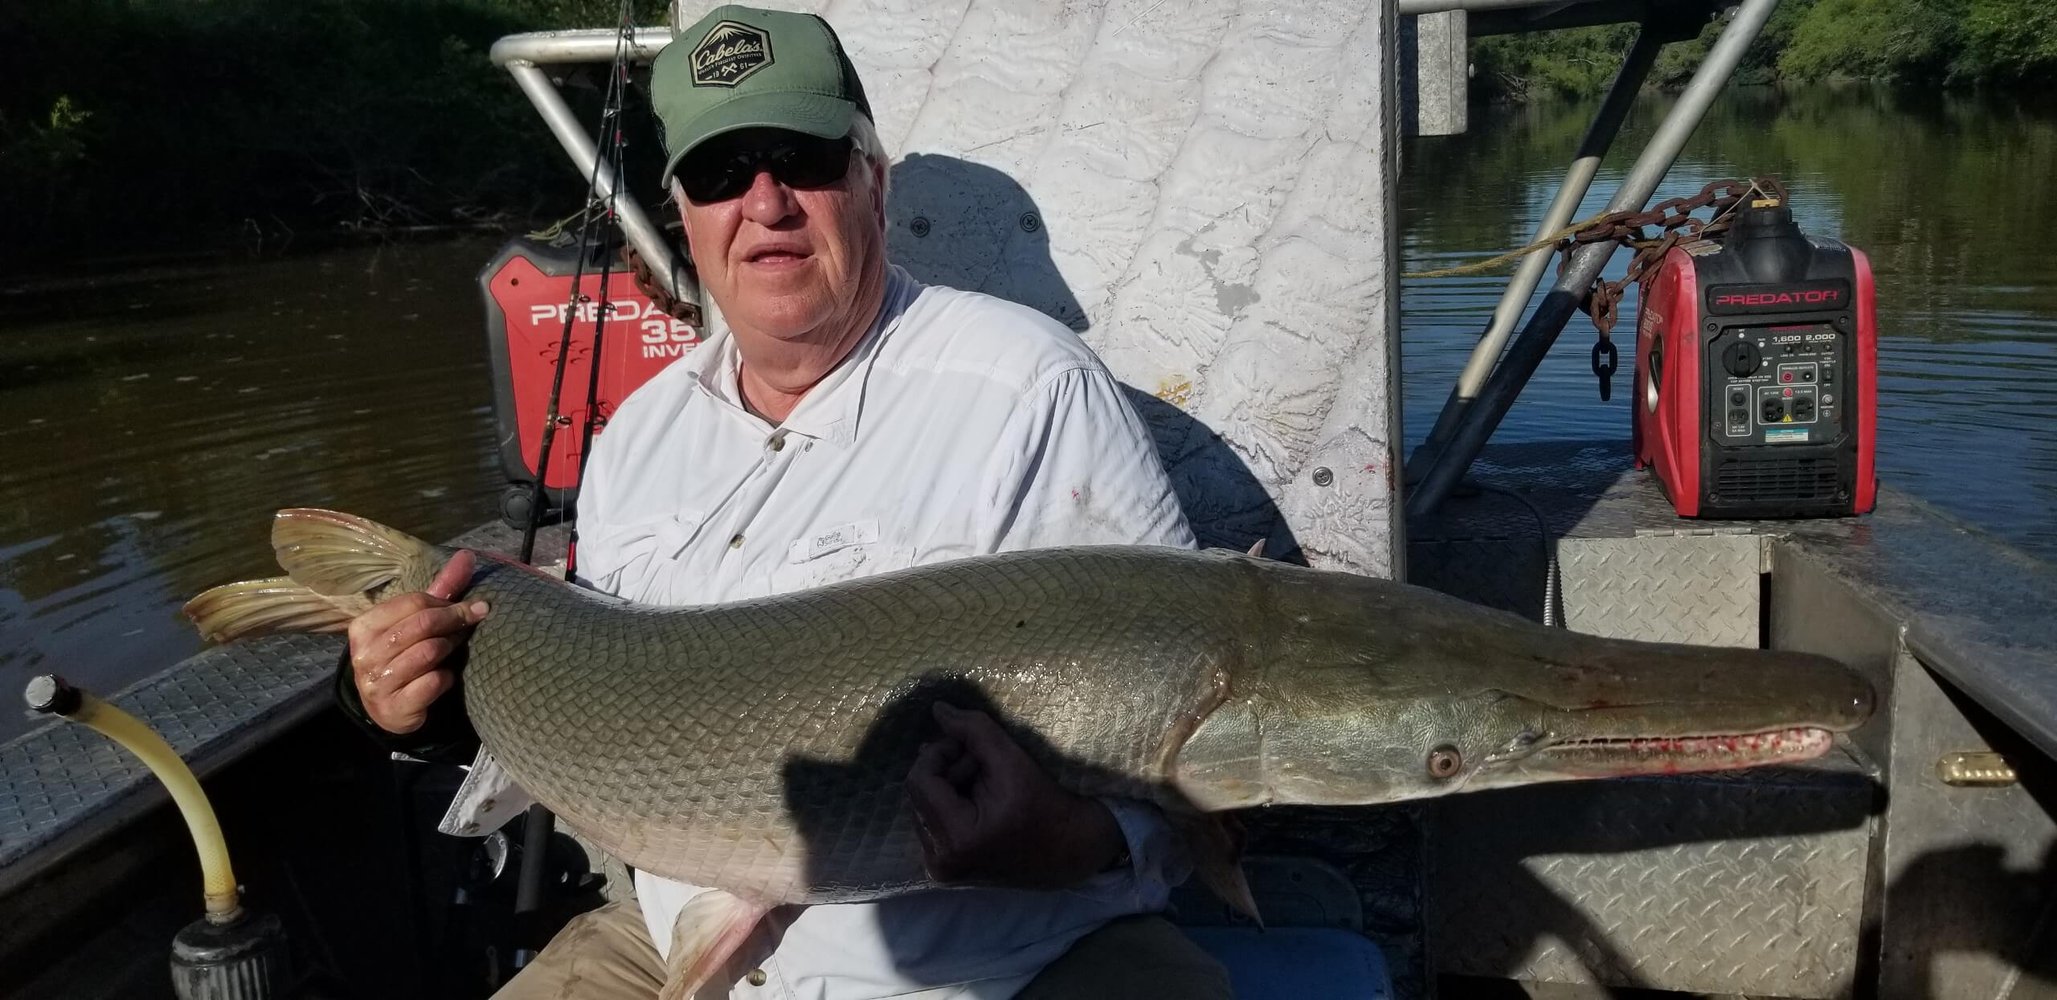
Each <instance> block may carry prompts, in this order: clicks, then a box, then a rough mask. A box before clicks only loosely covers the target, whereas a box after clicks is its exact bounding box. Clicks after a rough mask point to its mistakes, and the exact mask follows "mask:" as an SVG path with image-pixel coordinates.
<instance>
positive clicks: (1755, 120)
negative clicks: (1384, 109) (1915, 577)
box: [1400, 88, 2057, 557]
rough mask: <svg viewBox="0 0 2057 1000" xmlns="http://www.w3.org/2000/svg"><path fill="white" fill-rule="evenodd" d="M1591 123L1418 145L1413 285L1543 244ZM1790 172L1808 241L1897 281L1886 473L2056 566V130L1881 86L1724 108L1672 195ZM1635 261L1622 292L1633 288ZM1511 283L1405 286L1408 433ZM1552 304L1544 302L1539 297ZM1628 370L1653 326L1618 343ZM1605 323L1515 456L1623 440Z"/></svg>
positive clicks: (1599, 184) (1526, 405)
mask: <svg viewBox="0 0 2057 1000" xmlns="http://www.w3.org/2000/svg"><path fill="white" fill-rule="evenodd" d="M1670 104H1671V101H1670V99H1668V98H1647V99H1645V100H1643V101H1641V102H1639V103H1638V104H1637V106H1636V108H1635V110H1634V112H1633V113H1632V114H1631V116H1630V118H1629V120H1628V122H1627V124H1626V125H1625V127H1624V129H1623V134H1622V136H1621V138H1620V139H1619V140H1618V141H1617V144H1616V152H1617V155H1616V156H1614V157H1612V158H1611V159H1610V162H1609V163H1608V164H1607V165H1606V168H1605V169H1603V170H1602V172H1601V175H1600V178H1599V180H1598V181H1596V182H1595V184H1594V192H1593V193H1592V194H1591V195H1589V196H1588V197H1587V198H1586V200H1585V202H1584V204H1582V205H1581V206H1580V210H1579V217H1585V216H1587V215H1591V214H1593V213H1597V212H1598V211H1600V210H1601V209H1602V208H1604V207H1605V203H1606V201H1607V198H1608V197H1609V196H1611V195H1612V193H1613V191H1614V189H1615V186H1616V185H1618V184H1619V183H1620V178H1621V174H1622V172H1623V171H1624V170H1625V169H1626V166H1627V163H1628V158H1629V157H1630V156H1632V155H1633V153H1634V151H1636V150H1639V149H1641V147H1642V145H1643V143H1644V142H1645V141H1647V139H1648V137H1649V134H1650V132H1651V131H1652V130H1653V129H1654V128H1655V127H1656V125H1657V123H1658V122H1659V121H1660V120H1661V119H1662V116H1663V114H1664V112H1665V111H1667V110H1668V109H1669V107H1670ZM1591 110H1592V109H1591V106H1590V105H1572V104H1553V105H1542V106H1530V107H1524V108H1518V109H1496V110H1492V111H1488V112H1484V113H1481V114H1478V115H1477V116H1476V117H1474V118H1473V120H1472V123H1473V131H1472V132H1471V133H1469V134H1467V135H1463V136H1455V137H1447V138H1433V139H1419V140H1414V141H1412V142H1410V143H1409V145H1408V147H1407V150H1406V156H1407V169H1406V172H1405V175H1404V176H1403V177H1402V179H1401V193H1400V201H1401V212H1402V226H1403V233H1402V240H1403V244H1402V245H1403V252H1404V254H1405V263H1404V267H1405V269H1407V270H1410V271H1417V270H1429V269H1432V268H1437V267H1444V266H1448V265H1450V264H1454V263H1461V262H1464V261H1468V260H1472V259H1476V258H1478V257H1482V256H1488V255H1491V254H1493V253H1497V252H1499V251H1501V250H1504V249H1506V248H1508V247H1511V246H1516V245H1519V244H1521V243H1523V242H1526V241H1527V239H1528V238H1529V236H1530V235H1531V234H1532V233H1533V232H1534V230H1535V226H1536V224H1537V222H1538V220H1539V219H1540V218H1541V217H1542V214H1543V211H1544V209H1545V208H1546V207H1547V206H1548V203H1549V200H1550V198H1551V197H1552V196H1553V195H1554V194H1555V193H1556V189H1557V184H1558V181H1559V179H1560V178H1561V176H1562V173H1563V169H1564V164H1565V161H1566V160H1568V158H1569V157H1570V156H1571V154H1572V151H1573V150H1574V149H1575V148H1576V146H1577V144H1578V141H1579V138H1580V137H1581V135H1582V134H1583V133H1584V130H1585V127H1586V122H1587V121H1588V120H1589V116H1590V114H1591ZM1751 173H1774V174H1777V175H1779V176H1780V177H1781V178H1782V179H1784V180H1785V181H1786V183H1787V185H1788V187H1790V188H1791V189H1792V193H1793V196H1794V202H1795V204H1794V209H1795V213H1796V214H1797V216H1798V217H1799V220H1800V223H1801V226H1802V227H1803V228H1804V229H1805V230H1806V231H1808V232H1810V233H1818V234H1823V235H1834V236H1838V237H1840V238H1842V239H1844V240H1846V241H1848V242H1850V243H1851V244H1853V245H1855V246H1857V247H1859V248H1860V249H1862V250H1864V251H1865V252H1866V253H1867V254H1868V255H1869V256H1870V257H1871V262H1872V268H1873V271H1874V274H1875V276H1876V278H1877V280H1878V310H1879V322H1880V331H1879V332H1880V337H1881V339H1880V346H1879V354H1880V357H1879V367H1880V380H1879V396H1880V409H1879V474H1880V477H1881V479H1882V480H1883V481H1884V482H1886V483H1888V484H1890V485H1893V486H1896V487H1898V488H1901V489H1904V490H1908V491H1910V492H1912V493H1914V494H1916V495H1918V496H1922V497H1924V498H1926V499H1928V500H1931V501H1933V502H1935V503H1938V504H1940V505H1942V506H1943V507H1944V508H1945V509H1947V510H1950V511H1951V512H1953V513H1955V514H1957V515H1959V516H1961V517H1964V518H1965V519H1967V520H1969V521H1971V522H1973V523H1974V524H1976V525H1978V526H1980V527H1982V528H1984V529H1986V530H1989V531H1992V532H1994V533H1996V534H1998V535H2000V536H2001V537H2004V538H2006V539H2008V540H2010V541H2012V542H2014V543H2015V544H2018V545H2022V546H2024V547H2026V548H2029V549H2032V550H2034V551H2037V552H2038V553H2039V554H2041V555H2044V556H2045V557H2057V430H2053V429H2052V428H2051V427H2050V425H2049V423H2048V420H2049V417H2050V415H2052V414H2053V413H2057V253H2052V252H2050V250H2049V249H2048V248H2047V246H2046V242H2045V240H2046V237H2045V234H2044V229H2045V228H2046V226H2045V224H2044V222H2043V220H2044V219H2047V218H2049V217H2050V213H2051V211H2052V209H2053V208H2057V190H2053V186H2052V185H2051V184H2050V179H2051V178H2053V177H2057V118H2053V117H2051V116H2049V115H2047V114H2044V115H2041V116H2038V115H2036V114H2034V113H2032V112H2030V111H2027V110H2024V109H2022V108H2021V107H2018V106H2016V105H2013V104H2007V103H2003V102H1983V101H1974V100H1970V99H1964V98H1942V97H1935V96H1922V97H1918V98H1917V97H1906V96H1896V95H1891V94H1888V93H1885V92H1882V91H1878V90H1872V89H1866V88H1850V89H1846V90H1832V89H1827V88H1822V89H1817V90H1812V91H1808V92H1805V93H1798V94H1780V93H1778V92H1776V91H1773V90H1770V89H1761V88H1751V89H1739V90H1734V91H1731V92H1729V93H1728V94H1725V95H1723V97H1722V98H1721V99H1720V100H1719V101H1717V102H1716V104H1715V105H1714V107H1713V108H1712V109H1711V110H1710V111H1709V114H1708V116H1707V119H1706V120H1705V122H1704V123H1703V124H1702V125H1701V127H1700V129H1699V130H1698V132H1697V133H1695V135H1694V137H1693V140H1692V141H1691V143H1690V144H1689V145H1688V146H1687V148H1686V150H1685V152H1684V153H1683V155H1682V156H1681V158H1680V161H1679V163H1678V165H1677V166H1676V167H1675V168H1674V169H1673V170H1672V173H1671V176H1670V177H1669V178H1668V179H1667V181H1666V182H1665V184H1664V185H1663V186H1662V187H1661V188H1660V189H1659V190H1658V193H1657V198H1659V199H1662V198H1670V197H1675V196H1678V195H1687V194H1693V193H1695V192H1697V191H1698V190H1699V188H1700V187H1701V185H1703V184H1705V183H1706V182H1707V181H1709V180H1714V179H1717V178H1723V177H1740V176H1746V175H1748V174H1751ZM1626 263H1627V262H1626V256H1625V255H1622V254H1617V255H1616V259H1615V261H1614V263H1613V264H1612V265H1611V266H1610V267H1609V269H1608V272H1607V276H1608V277H1610V278H1618V277H1620V275H1621V273H1622V270H1623V269H1624V268H1625V267H1626ZM1503 282H1504V279H1500V278H1443V279H1426V280H1411V281H1407V282H1406V283H1405V284H1404V286H1403V291H1402V294H1401V299H1400V303H1401V309H1402V314H1403V319H1404V323H1403V325H1404V328H1405V337H1406V340H1405V345H1404V349H1403V352H1402V363H1403V366H1404V369H1403V370H1404V382H1403V386H1404V389H1403V391H1404V395H1405V400H1406V406H1407V411H1406V430H1407V435H1408V439H1409V442H1410V444H1411V443H1413V442H1418V441H1419V440H1420V439H1421V438H1422V437H1423V436H1425V435H1426V434H1427V432H1428V428H1429V425H1430V424H1431V423H1432V422H1433V421H1434V418H1435V414H1436V412H1437V411H1438V410H1439V409H1440V408H1441V406H1442V403H1443V399H1444V397H1445V396H1446V395H1447V394H1448V392H1449V387H1450V386H1451V384H1452V383H1453V382H1454V380H1455V378H1456V373H1457V372H1458V371H1459V370H1460V369H1462V367H1463V365H1464V360H1465V358H1466V357H1467V356H1468V355H1469V353H1470V350H1471V345H1472V344H1473V342H1475V340H1476V339H1477V336H1478V333H1479V331H1480V330H1481V329H1483V327H1484V324H1485V321H1486V319H1487V318H1488V317H1489V315H1490V313H1491V311H1492V307H1493V304H1494V303H1495V302H1496V301H1497V300H1498V297H1499V293H1500V288H1501V287H1502V284H1503ZM1538 298H1540V296H1539V297H1538ZM1617 332H1618V334H1619V336H1620V339H1621V343H1622V348H1623V353H1624V365H1626V352H1627V345H1628V342H1629V341H1630V340H1631V339H1632V338H1633V330H1632V329H1631V328H1630V327H1629V324H1628V323H1626V322H1624V323H1623V324H1622V325H1621V326H1620V327H1619V328H1618V330H1617ZM1593 336H1594V334H1593V329H1592V325H1591V324H1590V323H1589V322H1587V321H1586V320H1585V319H1584V318H1583V317H1578V318H1574V319H1573V321H1572V323H1571V325H1570V326H1569V327H1568V328H1567V329H1566V332H1565V334H1564V337H1563V339H1562V340H1560V341H1559V344H1558V347H1557V349H1556V350H1555V351H1554V352H1552V354H1551V356H1550V357H1549V358H1548V359H1546V360H1545V361H1544V363H1543V365H1542V367H1541V369H1540V370H1539V371H1538V372H1537V376H1536V379H1535V381H1534V382H1533V383H1532V384H1531V385H1530V387H1529V389H1528V391H1527V392H1525V393H1524V394H1523V396H1522V399H1521V401H1520V402H1518V403H1517V404H1515V406H1514V408H1513V409H1512V411H1511V412H1510V413H1509V415H1508V418H1507V420H1506V421H1505V423H1504V424H1503V425H1502V427H1501V430H1500V433H1499V435H1498V436H1497V437H1496V439H1495V440H1497V441H1532V440H1542V439H1549V438H1565V437H1591V436H1595V435H1608V436H1615V435H1619V436H1622V437H1625V436H1626V435H1627V432H1628V426H1629V409H1628V397H1627V392H1626V391H1625V390H1626V387H1627V386H1628V379H1627V377H1626V375H1621V376H1617V379H1616V385H1615V390H1616V391H1615V394H1614V398H1613V399H1612V400H1611V401H1610V402H1607V403H1601V402H1600V401H1599V398H1598V393H1597V389H1596V381H1595V379H1594V377H1593V375H1592V372H1591V370H1590V367H1589V365H1590V361H1589V357H1588V351H1589V350H1590V346H1591V344H1592V340H1593Z"/></svg>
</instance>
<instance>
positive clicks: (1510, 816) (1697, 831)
mask: <svg viewBox="0 0 2057 1000" xmlns="http://www.w3.org/2000/svg"><path fill="white" fill-rule="evenodd" d="M1871 802H1872V790H1871V784H1870V781H1869V778H1868V776H1867V775H1866V773H1865V769H1864V768H1863V767H1862V766H1860V765H1859V764H1858V763H1857V762H1856V761H1855V760H1854V759H1852V758H1850V757H1848V756H1843V755H1838V756H1836V757H1834V758H1832V761H1831V763H1829V764H1828V765H1826V766H1822V767H1817V768H1813V769H1806V770H1795V771H1793V772H1788V773H1785V774H1782V775H1780V776H1778V777H1776V778H1771V779H1765V778H1763V777H1762V776H1759V777H1753V778H1752V779H1751V780H1747V781H1742V780H1735V779H1733V778H1728V779H1723V778H1715V779H1710V780H1687V779H1668V780H1651V781H1644V780H1625V781H1616V782H1595V783H1591V784H1577V785H1558V786H1539V787H1536V788H1531V789H1520V790H1514V791H1510V792H1507V793H1487V794H1480V795H1473V796H1465V797H1458V798H1453V799H1450V800H1448V801H1445V802H1443V803H1440V804H1439V810H1438V813H1437V816H1436V821H1435V831H1436V832H1435V834H1434V836H1432V837H1431V839H1430V842H1431V844H1432V845H1433V855H1434V859H1435V860H1434V866H1435V867H1434V870H1433V875H1432V877H1431V878H1430V879H1429V886H1430V903H1429V910H1430V915H1431V916H1430V921H1431V923H1430V940H1431V944H1430V949H1431V959H1432V961H1433V962H1434V966H1435V968H1436V969H1437V971H1439V972H1444V973H1451V974H1457V975H1471V976H1494V977H1507V978H1513V979H1519V980H1527V981H1533V982H1555V983H1600V984H1607V985H1615V986H1632V987H1645V988H1655V989H1665V990H1685V991H1692V992H1703V993H1723V994H1729V993H1743V994H1750V995H1768V996H1809V997H1818V996H1835V995H1839V994H1840V993H1841V992H1843V990H1844V989H1845V988H1846V987H1847V986H1848V983H1849V978H1850V976H1851V975H1852V974H1853V971H1854V968H1853V967H1854V958H1855V956H1856V953H1857V952H1856V949H1857V943H1858V937H1859V929H1860V925H1861V922H1862V921H1861V917H1862V912H1863V904H1864V885H1865V864H1866V856H1867V852H1868V845H1869V841H1870V826H1869V823H1868V820H1867V816H1868V813H1869V812H1870V808H1871Z"/></svg>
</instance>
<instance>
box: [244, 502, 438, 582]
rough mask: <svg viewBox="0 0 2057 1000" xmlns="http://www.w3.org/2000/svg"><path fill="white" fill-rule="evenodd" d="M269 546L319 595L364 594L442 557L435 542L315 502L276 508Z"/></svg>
mask: <svg viewBox="0 0 2057 1000" xmlns="http://www.w3.org/2000/svg"><path fill="white" fill-rule="evenodd" d="M271 548H272V552H273V553H274V554H275V555H277V556H278V560H279V566H280V567H281V568H283V569H284V570H285V571H286V575H287V576H290V577H292V578H293V580H294V581H295V582H297V583H300V584H302V585H304V586H306V587H307V588H308V589H310V590H313V591H314V592H315V593H317V594H362V593H364V592H365V591H367V590H371V589H372V588H374V587H379V586H383V585H384V584H387V583H390V582H392V581H393V580H394V579H397V578H398V577H399V576H400V575H401V573H402V571H404V570H405V569H406V568H407V567H409V566H413V565H415V564H417V563H428V564H431V565H434V564H437V563H439V562H440V561H441V558H440V555H439V553H438V551H437V549H436V547H435V546H433V545H430V544H429V543H427V542H424V541H422V540H421V539H419V538H416V537H414V536H413V535H410V534H408V533H406V532H404V531H397V530H395V529H392V528H388V527H386V526H385V525H383V524H380V523H378V522H376V521H371V520H367V519H365V518H361V517H358V516H357V515H355V514H343V513H338V512H336V511H333V510H320V509H318V508H313V507H291V508H287V509H285V510H282V511H279V512H278V514H277V516H276V517H275V518H273V520H272V524H271ZM424 579H426V577H424Z"/></svg>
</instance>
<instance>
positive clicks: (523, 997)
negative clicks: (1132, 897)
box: [493, 899, 1230, 1000]
mask: <svg viewBox="0 0 2057 1000" xmlns="http://www.w3.org/2000/svg"><path fill="white" fill-rule="evenodd" d="M663 985H664V963H663V962H662V961H660V960H659V959H658V957H657V946H656V945H654V944H652V943H651V942H650V932H649V930H647V929H646V928H645V927H644V926H643V912H642V910H641V909H639V908H638V907H637V905H636V901H635V900H633V899H628V900H618V901H616V902H612V903H608V904H607V905H605V906H602V907H600V908H599V909H597V910H594V911H592V912H590V913H585V914H581V915H580V916H577V917H574V918H572V921H571V923H569V924H566V925H565V927H564V930H562V931H560V932H558V934H557V936H556V937H555V938H553V939H551V941H550V945H549V947H547V948H544V949H543V950H542V952H541V953H540V954H538V955H537V956H536V958H535V960H534V961H532V962H530V963H529V964H528V966H527V967H526V968H524V969H522V970H521V973H520V974H519V975H517V976H515V977H514V979H513V980H511V981H509V982H508V984H507V985H506V986H504V987H502V988H501V989H500V992H498V993H495V994H493V1000H649V998H651V997H654V996H656V995H657V991H658V989H659V988H660V987H662V986H663ZM1015 996H1016V998H1017V1000H1071V998H1088V1000H1091V998H1100V997H1107V998H1115V997H1121V998H1125V1000H1127V998H1133V1000H1150V998H1155V997H1163V998H1166V1000H1171V998H1177V1000H1229V996H1230V991H1229V982H1228V972H1227V970H1225V969H1223V968H1222V967H1221V964H1220V963H1219V962H1216V961H1215V960H1214V958H1213V957H1212V956H1210V955H1208V954H1207V953H1206V952H1204V951H1201V950H1200V947H1199V946H1198V945H1196V944H1194V943H1193V941H1192V939H1191V938H1188V937H1186V936H1185V935H1184V934H1183V933H1180V931H1179V929H1178V928H1177V927H1174V926H1172V924H1171V921H1169V920H1166V919H1164V918H1163V917H1158V916H1135V917H1124V918H1122V919H1120V920H1116V921H1114V922H1112V923H1109V924H1108V925H1107V926H1105V927H1102V928H1100V929H1099V930H1097V931H1094V932H1093V933H1091V934H1088V935H1086V936H1085V937H1084V938H1081V939H1080V940H1079V942H1078V943H1077V944H1075V945H1073V946H1072V948H1071V950H1070V951H1068V952H1065V953H1064V955H1062V956H1061V957H1059V958H1058V959H1057V961H1055V962H1052V963H1050V965H1049V967H1048V968H1046V969H1044V970H1043V972H1042V974H1041V975H1039V976H1037V977H1036V978H1035V979H1034V980H1032V981H1030V983H1029V984H1028V986H1026V987H1024V988H1023V989H1022V991H1021V992H1020V993H1017V994H1015Z"/></svg>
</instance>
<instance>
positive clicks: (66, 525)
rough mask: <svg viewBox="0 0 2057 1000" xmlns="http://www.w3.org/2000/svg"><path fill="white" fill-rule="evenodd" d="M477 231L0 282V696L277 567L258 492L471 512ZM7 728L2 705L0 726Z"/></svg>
mask: <svg viewBox="0 0 2057 1000" xmlns="http://www.w3.org/2000/svg"><path fill="white" fill-rule="evenodd" d="M490 250H491V246H490V245H482V244H478V243H476V242H469V243H457V244H449V245H444V246H438V247H402V248H387V249H382V250H373V251H357V252H350V253H340V254H332V255H327V256H322V257H316V258H309V259H301V260H292V261H283V262H267V263H263V264H259V265H249V264H237V263H234V262H229V263H224V264H219V265H213V266H186V267H157V268H149V269H138V270H131V271H127V272H124V273H122V274H119V275H115V276H111V277H109V278H106V279H93V278H82V279H79V280H75V281H70V282H67V283H66V284H65V285H63V286H62V287H55V288H50V287H45V288H41V289H38V290H37V291H34V292H15V293H13V294H8V295H5V296H0V326H4V328H5V330H6V334H5V336H4V338H0V407H4V411H0V412H4V419H0V454H5V456H6V461H5V462H4V463H0V694H4V693H5V692H14V691H19V690H20V686H21V684H22V683H23V682H24V681H25V680H26V679H27V678H28V677H29V676H30V675H32V674H33V673H39V672H43V671H49V670H57V671H62V672H64V673H66V674H68V675H70V676H73V677H75V678H77V679H79V680H81V681H83V682H85V683H88V684H93V685H96V686H99V687H101V688H103V689H107V690H111V689H113V688H115V687H118V686H120V685H124V684H127V683H129V682H131V681H133V680H135V679H137V678H140V677H142V676H145V675H147V674H149V673H152V672H154V671H156V670H159V669H162V668H164V667H166V666H169V665H171V664H172V663H174V662H176V661H177V660H178V659H180V658H181V657H183V656H186V655H188V654H190V653H192V652H194V651H195V650H197V649H198V648H199V646H200V643H199V640H198V638H197V637H196V636H195V634H194V633H193V630H192V629H191V628H190V627H189V626H188V625H187V624H186V623H185V621H184V619H183V618H181V617H179V616H178V614H177V608H178V606H179V604H180V603H182V602H183V601H184V600H185V599H186V598H187V597H190V596H191V595H193V594H195V593H198V592H199V591H200V590H202V589H205V588H206V587H208V586H211V585H213V584H216V583H220V582H223V581H225V580H229V579H234V578H239V577H245V576H256V575H272V574H274V573H276V572H277V568H276V565H275V564H273V563H272V562H271V561H270V558H269V557H270V547H269V544H268V540H267V534H266V533H267V530H268V524H267V521H268V518H269V516H270V513H271V512H272V511H273V510H275V509H277V508H278V507H282V506H288V505H294V504H310V505H322V506H332V507H338V508H341V509H344V510H350V511H354V512H357V513H362V514H365V515H367V516H371V517H375V518H379V519H380V520H385V521H388V522H389V523H392V524H396V525H406V526H408V527H410V528H414V529H418V530H420V531H422V532H424V533H426V534H428V535H430V536H431V537H441V536H443V535H448V534H452V533H455V532H456V531H458V530H461V529H462V528H464V527H467V526H469V525H471V524H475V523H477V522H479V521H481V520H484V519H485V518H486V517H488V516H490V514H491V512H492V493H493V491H494V489H495V487H496V485H497V470H496V468H495V467H494V466H493V464H492V460H491V455H490V453H489V451H488V446H489V445H490V443H491V437H492V429H491V425H490V410H489V406H490V400H491V390H490V386H489V384H488V381H487V376H486V370H485V365H484V359H485V355H484V351H483V342H484V337H483V332H482V329H481V326H480V323H481V321H480V319H479V308H478V299H477V294H476V292H475V291H474V290H473V286H472V284H471V281H472V278H473V276H474V275H475V274H476V273H477V270H478V268H479V266H480V265H481V264H482V262H483V261H484V260H485V259H486V257H487V255H488V254H489V252H490ZM6 696H7V697H10V698H11V697H14V695H12V694H7V695H6ZM26 725H27V723H26V721H25V720H23V719H21V718H20V716H19V715H18V713H15V712H12V711H8V712H0V739H4V738H6V737H8V736H11V735H14V734H16V733H18V732H20V731H22V730H23V729H24V728H25V727H26Z"/></svg>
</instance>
